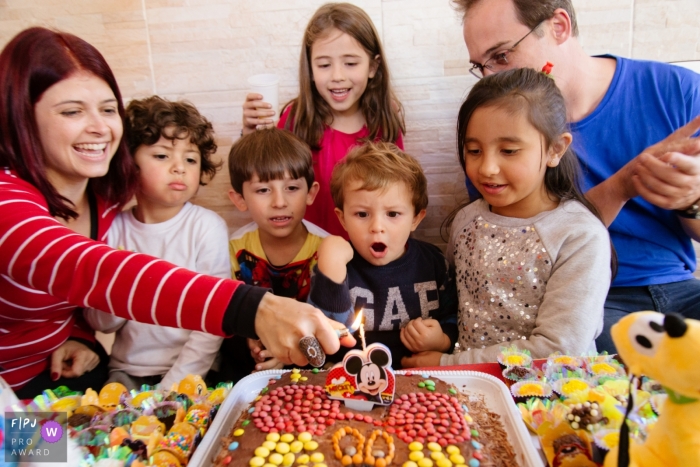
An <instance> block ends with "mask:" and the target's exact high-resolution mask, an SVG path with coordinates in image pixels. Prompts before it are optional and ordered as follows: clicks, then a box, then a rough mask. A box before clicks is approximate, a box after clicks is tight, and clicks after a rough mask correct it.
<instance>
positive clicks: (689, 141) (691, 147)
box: [644, 135, 700, 157]
mask: <svg viewBox="0 0 700 467" xmlns="http://www.w3.org/2000/svg"><path fill="white" fill-rule="evenodd" d="M669 152H679V153H682V154H687V155H689V156H696V155H698V154H700V138H697V137H692V138H686V137H682V138H681V137H676V136H675V135H671V136H669V137H668V138H666V139H664V140H662V141H659V142H658V143H656V144H654V145H653V146H650V147H648V148H647V149H645V150H644V153H646V154H651V155H652V156H654V157H662V156H663V155H664V154H666V153H669Z"/></svg>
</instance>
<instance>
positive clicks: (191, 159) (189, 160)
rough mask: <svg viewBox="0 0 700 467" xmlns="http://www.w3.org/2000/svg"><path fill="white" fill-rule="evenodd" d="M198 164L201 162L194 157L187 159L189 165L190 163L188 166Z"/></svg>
mask: <svg viewBox="0 0 700 467" xmlns="http://www.w3.org/2000/svg"><path fill="white" fill-rule="evenodd" d="M198 162H199V161H198V160H197V159H195V158H194V157H188V158H187V163H188V164H192V165H197V163H198Z"/></svg>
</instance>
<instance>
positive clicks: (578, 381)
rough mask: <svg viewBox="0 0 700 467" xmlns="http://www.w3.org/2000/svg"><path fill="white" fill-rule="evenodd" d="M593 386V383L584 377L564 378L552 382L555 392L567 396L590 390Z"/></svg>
mask: <svg viewBox="0 0 700 467" xmlns="http://www.w3.org/2000/svg"><path fill="white" fill-rule="evenodd" d="M591 387H592V385H591V383H589V382H588V381H586V380H585V379H583V378H562V379H558V380H556V381H554V382H553V383H552V389H554V392H556V393H557V394H559V395H560V396H562V397H566V398H568V397H571V396H572V395H573V394H575V393H577V392H581V391H588V390H589V389H591Z"/></svg>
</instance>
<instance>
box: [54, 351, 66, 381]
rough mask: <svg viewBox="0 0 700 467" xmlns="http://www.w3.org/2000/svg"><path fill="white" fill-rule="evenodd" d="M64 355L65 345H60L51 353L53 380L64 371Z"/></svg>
mask: <svg viewBox="0 0 700 467" xmlns="http://www.w3.org/2000/svg"><path fill="white" fill-rule="evenodd" d="M64 355H65V348H64V347H63V346H61V347H59V348H58V349H56V350H55V351H54V352H53V353H52V354H51V381H56V380H58V378H60V377H61V374H62V373H63V358H64Z"/></svg>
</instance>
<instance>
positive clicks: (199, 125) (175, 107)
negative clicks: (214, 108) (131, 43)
mask: <svg viewBox="0 0 700 467" xmlns="http://www.w3.org/2000/svg"><path fill="white" fill-rule="evenodd" d="M124 130H125V133H126V140H127V145H128V146H129V151H131V154H132V155H133V154H135V153H136V150H137V149H138V147H139V146H141V145H142V144H143V145H146V146H151V145H153V144H156V143H157V142H158V140H159V139H160V137H161V136H162V137H164V138H166V139H169V140H171V141H174V140H175V139H176V138H177V139H183V140H184V139H188V138H189V140H190V142H192V144H194V145H195V146H197V149H199V153H200V155H201V157H202V169H201V173H200V176H199V184H200V185H206V183H204V181H203V179H204V177H205V176H206V177H207V179H208V180H209V181H211V179H212V178H214V175H216V172H217V171H218V170H219V169H220V168H221V165H222V162H213V161H212V160H211V156H212V155H213V154H214V153H215V152H216V143H215V142H214V128H213V127H212V124H211V122H210V121H209V120H207V119H206V118H205V117H204V116H203V115H202V114H200V113H199V111H198V110H197V108H196V107H195V106H194V105H192V104H190V103H189V102H187V101H169V100H167V99H163V98H162V97H159V96H151V97H147V98H145V99H138V100H133V101H131V102H130V103H129V105H128V106H127V108H126V124H125V128H124ZM171 130H172V131H171Z"/></svg>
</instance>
